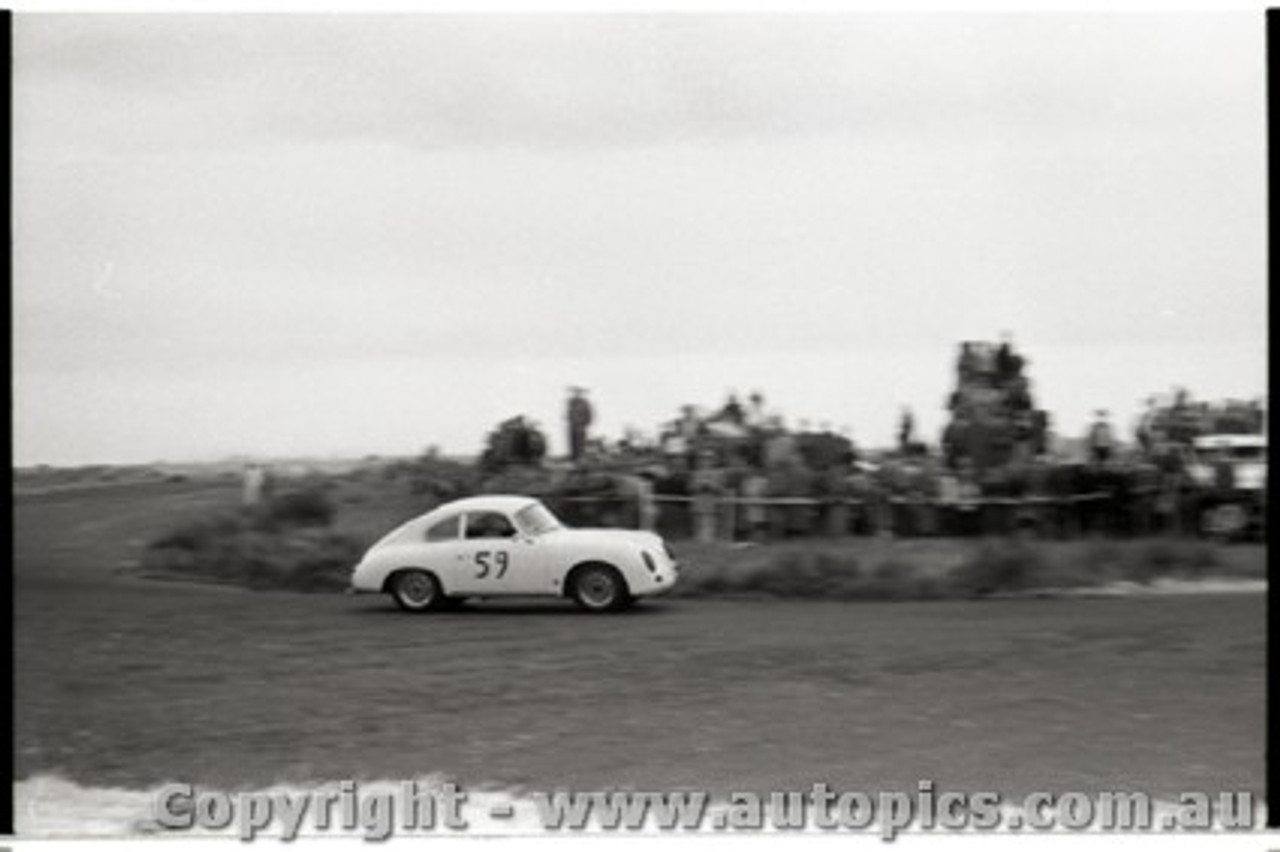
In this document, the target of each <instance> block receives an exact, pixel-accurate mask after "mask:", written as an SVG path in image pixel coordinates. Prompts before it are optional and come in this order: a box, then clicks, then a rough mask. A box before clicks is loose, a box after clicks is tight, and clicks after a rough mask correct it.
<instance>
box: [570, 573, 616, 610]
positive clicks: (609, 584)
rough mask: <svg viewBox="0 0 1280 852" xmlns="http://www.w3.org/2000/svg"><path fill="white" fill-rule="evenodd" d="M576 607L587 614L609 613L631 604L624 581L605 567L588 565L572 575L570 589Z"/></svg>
mask: <svg viewBox="0 0 1280 852" xmlns="http://www.w3.org/2000/svg"><path fill="white" fill-rule="evenodd" d="M570 592H571V593H572V595H573V599H574V600H575V601H577V602H578V606H580V607H582V608H583V609H585V610H588V611H589V612H611V611H614V610H619V609H623V608H624V607H626V606H627V604H629V603H631V594H630V592H629V591H628V590H627V584H626V581H625V580H623V579H622V575H621V574H619V573H618V572H617V570H616V569H614V568H611V567H609V566H607V565H589V566H587V567H585V568H580V569H579V570H578V571H577V572H576V573H575V574H574V575H573V584H572V587H571V589H570Z"/></svg>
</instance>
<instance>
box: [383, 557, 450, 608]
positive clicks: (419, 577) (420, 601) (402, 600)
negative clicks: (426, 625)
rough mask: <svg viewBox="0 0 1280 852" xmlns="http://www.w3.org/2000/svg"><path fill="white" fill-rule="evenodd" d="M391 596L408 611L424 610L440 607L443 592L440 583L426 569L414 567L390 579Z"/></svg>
mask: <svg viewBox="0 0 1280 852" xmlns="http://www.w3.org/2000/svg"><path fill="white" fill-rule="evenodd" d="M391 597H393V598H395V602H396V605H397V606H399V607H400V608H401V609H403V610H407V611H408V612H426V611H427V610H431V609H436V608H438V607H440V606H441V605H442V603H443V601H444V594H443V593H441V591H440V583H439V582H438V581H437V580H436V578H435V577H434V576H432V575H431V574H430V573H428V572H426V571H420V570H418V569H416V568H413V569H410V570H407V571H400V572H399V573H397V574H396V575H395V576H394V577H393V578H392V579H391Z"/></svg>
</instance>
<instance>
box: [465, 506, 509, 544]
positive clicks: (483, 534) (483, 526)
mask: <svg viewBox="0 0 1280 852" xmlns="http://www.w3.org/2000/svg"><path fill="white" fill-rule="evenodd" d="M515 534H516V528H515V526H514V525H513V524H512V523H511V521H510V520H509V519H508V518H507V516H506V515H504V514H502V513H501V512H472V513H471V514H469V515H467V538H513V537H514V536H515Z"/></svg>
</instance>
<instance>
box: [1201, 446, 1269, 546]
mask: <svg viewBox="0 0 1280 852" xmlns="http://www.w3.org/2000/svg"><path fill="white" fill-rule="evenodd" d="M1187 472H1188V474H1189V475H1190V478H1191V481H1192V482H1193V483H1194V484H1195V486H1196V489H1197V490H1198V491H1199V493H1200V505H1199V508H1200V528H1201V531H1202V532H1204V533H1205V534H1207V535H1212V536H1215V537H1219V538H1226V539H1234V538H1240V537H1243V536H1246V535H1248V534H1250V533H1260V532H1263V531H1264V521H1265V517H1266V497H1267V437H1266V435H1204V436H1201V437H1199V438H1196V439H1194V440H1193V441H1192V444H1191V451H1190V459H1189V461H1188V466H1187Z"/></svg>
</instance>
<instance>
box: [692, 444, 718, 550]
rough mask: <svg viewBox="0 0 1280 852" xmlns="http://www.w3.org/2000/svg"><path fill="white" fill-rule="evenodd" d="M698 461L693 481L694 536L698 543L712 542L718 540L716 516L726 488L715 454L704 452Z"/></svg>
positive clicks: (699, 455)
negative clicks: (716, 464) (721, 496)
mask: <svg viewBox="0 0 1280 852" xmlns="http://www.w3.org/2000/svg"><path fill="white" fill-rule="evenodd" d="M697 459H698V461H697V468H696V469H695V470H694V472H693V481H692V486H693V488H692V490H693V516H694V530H695V533H694V535H695V537H696V538H697V540H698V541H702V542H711V541H715V540H716V516H717V514H718V511H717V510H718V508H719V504H720V495H721V494H723V493H724V487H723V482H722V477H721V472H720V471H719V470H718V469H717V468H716V466H715V461H716V459H715V454H714V453H712V452H710V451H708V450H704V451H703V452H701V453H699V454H698V457H697Z"/></svg>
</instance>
